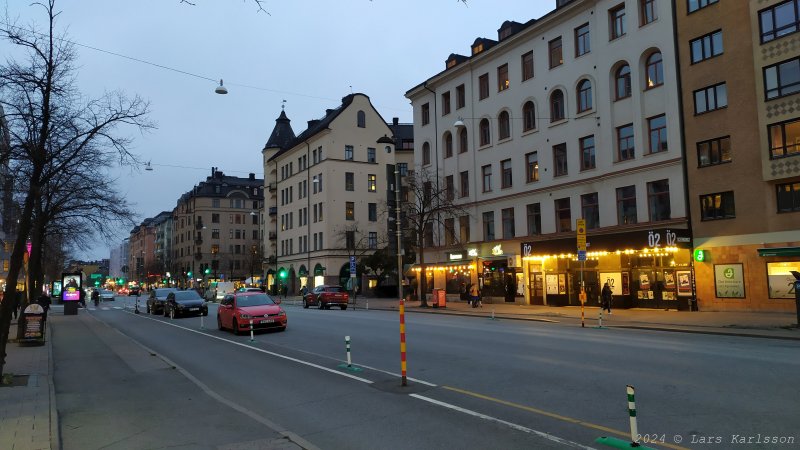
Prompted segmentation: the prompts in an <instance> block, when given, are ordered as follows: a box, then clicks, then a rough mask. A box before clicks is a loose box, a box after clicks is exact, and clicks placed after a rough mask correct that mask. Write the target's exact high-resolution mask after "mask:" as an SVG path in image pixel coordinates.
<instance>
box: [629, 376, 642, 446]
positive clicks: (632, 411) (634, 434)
mask: <svg viewBox="0 0 800 450" xmlns="http://www.w3.org/2000/svg"><path fill="white" fill-rule="evenodd" d="M627 391H628V416H630V420H631V446H632V447H638V446H639V443H638V442H637V441H638V436H639V428H638V427H637V426H636V400H634V397H633V392H634V391H633V386H631V385H630V384H629V385H628V387H627Z"/></svg>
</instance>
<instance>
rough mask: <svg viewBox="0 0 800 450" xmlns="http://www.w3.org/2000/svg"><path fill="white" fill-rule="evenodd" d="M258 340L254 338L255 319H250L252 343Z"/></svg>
mask: <svg viewBox="0 0 800 450" xmlns="http://www.w3.org/2000/svg"><path fill="white" fill-rule="evenodd" d="M255 340H256V339H255V338H254V337H253V319H250V342H253V341H255Z"/></svg>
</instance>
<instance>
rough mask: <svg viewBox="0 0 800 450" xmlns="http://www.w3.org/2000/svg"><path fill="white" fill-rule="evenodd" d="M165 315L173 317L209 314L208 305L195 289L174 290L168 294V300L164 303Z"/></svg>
mask: <svg viewBox="0 0 800 450" xmlns="http://www.w3.org/2000/svg"><path fill="white" fill-rule="evenodd" d="M164 315H165V316H169V317H170V318H172V319H174V318H176V317H178V316H187V315H198V316H200V315H203V316H207V315H208V305H207V304H206V301H205V300H204V299H203V297H201V296H200V294H198V293H197V291H195V290H194V289H187V290H185V291H177V290H174V291H173V292H170V293H169V294H167V301H166V302H165V303H164Z"/></svg>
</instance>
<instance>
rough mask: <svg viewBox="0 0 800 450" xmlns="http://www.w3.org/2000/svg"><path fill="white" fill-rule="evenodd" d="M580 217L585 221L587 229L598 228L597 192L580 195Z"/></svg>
mask: <svg viewBox="0 0 800 450" xmlns="http://www.w3.org/2000/svg"><path fill="white" fill-rule="evenodd" d="M581 217H582V218H583V219H584V220H585V221H586V228H587V229H589V230H592V229H595V228H599V227H600V204H599V202H598V200H597V192H593V193H591V194H583V195H581Z"/></svg>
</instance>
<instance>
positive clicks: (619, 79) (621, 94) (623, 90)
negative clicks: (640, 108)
mask: <svg viewBox="0 0 800 450" xmlns="http://www.w3.org/2000/svg"><path fill="white" fill-rule="evenodd" d="M614 80H615V83H614V85H615V86H614V87H615V94H616V100H622V99H623V98H628V97H630V96H631V68H630V66H628V65H627V64H623V65H621V66H620V67H619V68H618V69H617V72H616V73H615V74H614Z"/></svg>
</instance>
